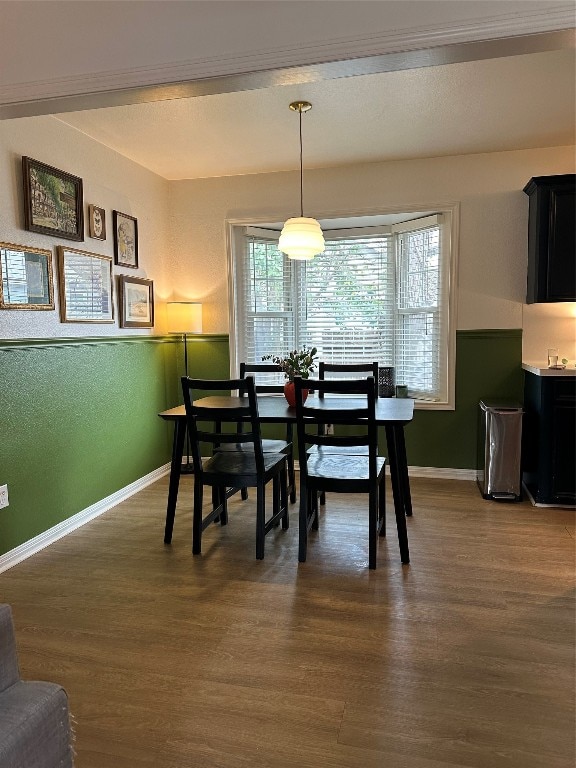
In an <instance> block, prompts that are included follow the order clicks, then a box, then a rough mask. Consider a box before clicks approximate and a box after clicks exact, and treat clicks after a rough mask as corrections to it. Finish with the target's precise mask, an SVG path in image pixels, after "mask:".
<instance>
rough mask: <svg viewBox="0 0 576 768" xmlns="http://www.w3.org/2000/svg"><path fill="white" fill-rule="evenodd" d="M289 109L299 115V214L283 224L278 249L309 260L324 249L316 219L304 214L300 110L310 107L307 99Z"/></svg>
mask: <svg viewBox="0 0 576 768" xmlns="http://www.w3.org/2000/svg"><path fill="white" fill-rule="evenodd" d="M290 109H291V110H293V111H294V112H298V115H299V117H300V216H297V217H295V218H293V219H288V220H287V221H286V223H285V224H284V227H283V229H282V232H281V233H280V239H279V241H278V249H279V250H280V251H282V253H285V254H286V255H287V256H288V258H289V259H294V260H295V261H310V259H313V258H314V256H316V255H317V254H319V253H322V251H323V250H324V235H323V234H322V229H321V228H320V224H319V223H318V222H317V221H316V219H309V218H306V217H305V216H304V194H303V192H304V189H303V172H302V112H308V110H309V109H312V104H310V102H309V101H293V102H292V104H290Z"/></svg>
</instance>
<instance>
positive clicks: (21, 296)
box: [0, 243, 54, 309]
mask: <svg viewBox="0 0 576 768" xmlns="http://www.w3.org/2000/svg"><path fill="white" fill-rule="evenodd" d="M0 309H54V279H53V276H52V252H51V251H49V250H46V249H45V248H32V247H30V246H28V245H16V244H15V243H0Z"/></svg>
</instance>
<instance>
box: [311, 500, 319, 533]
mask: <svg viewBox="0 0 576 768" xmlns="http://www.w3.org/2000/svg"><path fill="white" fill-rule="evenodd" d="M309 505H310V514H311V515H312V516H313V517H312V530H313V531H317V530H318V527H319V524H320V521H319V519H318V494H317V493H316V491H314V492H311V493H310V502H309Z"/></svg>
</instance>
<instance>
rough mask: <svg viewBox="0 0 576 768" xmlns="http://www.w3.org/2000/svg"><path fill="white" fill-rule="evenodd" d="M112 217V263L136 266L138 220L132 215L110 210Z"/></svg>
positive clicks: (122, 265) (121, 265)
mask: <svg viewBox="0 0 576 768" xmlns="http://www.w3.org/2000/svg"><path fill="white" fill-rule="evenodd" d="M112 214H113V218H114V222H113V224H114V263H115V264H118V266H120V267H134V269H136V268H137V267H138V221H137V219H135V218H134V216H129V215H128V214H127V213H120V211H112Z"/></svg>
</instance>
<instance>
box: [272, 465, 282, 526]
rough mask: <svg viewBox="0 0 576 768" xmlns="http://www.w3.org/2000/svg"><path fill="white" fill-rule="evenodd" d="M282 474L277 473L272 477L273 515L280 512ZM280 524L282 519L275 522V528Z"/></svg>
mask: <svg viewBox="0 0 576 768" xmlns="http://www.w3.org/2000/svg"><path fill="white" fill-rule="evenodd" d="M281 479H282V478H281V477H280V475H276V476H275V477H273V478H272V515H273V517H276V515H277V514H278V513H279V512H280V481H281ZM279 525H280V520H276V522H275V523H274V528H278V526H279Z"/></svg>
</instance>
